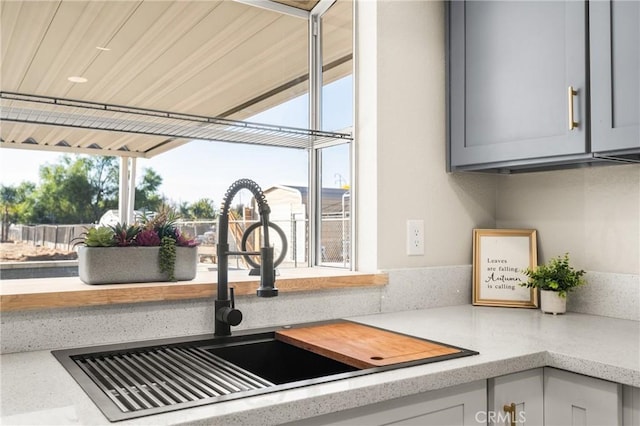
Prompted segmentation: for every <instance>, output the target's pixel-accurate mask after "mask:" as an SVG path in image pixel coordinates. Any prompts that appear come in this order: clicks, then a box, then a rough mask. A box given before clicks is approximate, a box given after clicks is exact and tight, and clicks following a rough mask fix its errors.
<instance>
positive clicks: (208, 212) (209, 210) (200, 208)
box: [188, 198, 216, 219]
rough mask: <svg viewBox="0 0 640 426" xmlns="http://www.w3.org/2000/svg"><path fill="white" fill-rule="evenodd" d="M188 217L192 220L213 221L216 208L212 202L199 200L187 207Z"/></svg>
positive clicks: (203, 199) (204, 199) (206, 199)
mask: <svg viewBox="0 0 640 426" xmlns="http://www.w3.org/2000/svg"><path fill="white" fill-rule="evenodd" d="M188 211H189V216H190V217H191V218H192V219H215V218H216V208H215V206H214V204H213V200H211V199H209V198H201V199H199V200H198V201H196V202H195V203H193V204H191V206H189V210H188Z"/></svg>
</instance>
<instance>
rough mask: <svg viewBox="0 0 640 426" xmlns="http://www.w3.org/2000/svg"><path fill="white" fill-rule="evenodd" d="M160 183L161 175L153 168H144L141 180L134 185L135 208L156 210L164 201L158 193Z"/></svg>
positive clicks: (149, 210)
mask: <svg viewBox="0 0 640 426" xmlns="http://www.w3.org/2000/svg"><path fill="white" fill-rule="evenodd" d="M160 185H162V176H160V175H159V174H158V173H156V172H155V171H154V170H153V169H145V170H144V175H143V176H142V180H141V182H140V183H139V184H138V185H137V186H136V202H135V209H136V210H143V211H148V212H157V211H158V210H159V209H160V206H161V205H162V204H163V203H164V201H165V200H164V198H163V197H162V196H161V195H160V194H159V193H158V189H159V188H160Z"/></svg>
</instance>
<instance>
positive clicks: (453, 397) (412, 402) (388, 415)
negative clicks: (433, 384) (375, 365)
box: [291, 380, 487, 426]
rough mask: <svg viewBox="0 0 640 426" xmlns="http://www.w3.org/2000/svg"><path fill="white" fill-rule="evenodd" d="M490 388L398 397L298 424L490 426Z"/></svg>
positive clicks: (482, 385) (478, 385)
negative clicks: (488, 392) (488, 420)
mask: <svg viewBox="0 0 640 426" xmlns="http://www.w3.org/2000/svg"><path fill="white" fill-rule="evenodd" d="M486 410H487V386H486V381H485V380H480V381H476V382H472V383H467V384H463V385H458V386H453V387H450V388H445V389H439V390H435V391H431V392H425V393H421V394H417V395H412V396H407V397H404V398H398V399H394V400H391V401H385V402H381V403H379V404H372V405H367V406H364V407H359V408H354V409H351V410H345V411H338V412H336V413H333V414H326V415H323V416H318V417H313V418H310V419H306V420H301V421H299V422H295V423H291V424H294V425H368V426H372V425H416V426H418V425H419V426H425V425H438V426H447V425H451V426H454V425H455V426H464V425H486V424H487V423H486Z"/></svg>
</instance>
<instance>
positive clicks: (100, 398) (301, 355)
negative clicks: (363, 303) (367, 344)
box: [52, 323, 477, 421]
mask: <svg viewBox="0 0 640 426" xmlns="http://www.w3.org/2000/svg"><path fill="white" fill-rule="evenodd" d="M315 324H318V323H315ZM307 325H308V324H307ZM302 326H304V325H302ZM277 329H281V328H271V329H262V330H257V331H256V330H253V331H245V332H237V333H236V334H235V335H233V336H229V337H213V336H212V335H204V336H194V337H189V338H176V339H163V340H155V341H146V342H136V343H126V344H117V345H107V346H95V347H85V348H77V349H68V350H58V351H52V353H53V355H54V356H55V357H56V359H58V361H60V363H61V364H62V365H63V366H64V367H65V368H66V369H67V371H68V372H69V373H70V374H71V375H72V376H73V378H74V379H75V380H76V382H78V384H79V385H80V386H81V387H82V388H83V390H84V391H85V392H86V393H87V394H88V396H89V397H90V398H91V399H92V400H93V401H94V403H95V404H96V405H97V406H98V407H99V408H100V410H101V411H102V412H103V414H104V415H105V416H106V417H107V418H108V419H109V420H110V421H119V420H125V419H131V418H135V417H142V416H147V415H152V414H159V413H164V412H167V411H174V410H178V409H183V408H189V407H196V406H200V405H205V404H212V403H215V402H220V401H226V400H230V399H236V398H243V397H248V396H254V395H259V394H263V393H270V392H276V391H281V390H284V389H291V388H296V387H302V386H308V385H313V384H318V383H324V382H328V381H334V380H340V379H346V378H350V377H355V376H359V375H364V374H371V373H375V372H380V371H386V370H392V369H396V368H401V367H408V366H413V365H419V364H425V363H429V362H436V361H442V360H445V359H451V358H458V357H463V356H468V355H474V354H477V352H474V351H470V350H467V349H463V348H459V349H461V351H460V352H458V353H456V354H453V355H446V356H439V357H435V358H430V359H427V360H420V361H412V362H404V363H398V364H395V365H391V366H385V367H375V368H367V369H357V368H355V367H352V366H349V365H347V364H343V363H341V362H338V361H335V360H333V359H330V358H327V357H324V356H322V355H318V354H315V353H313V352H310V351H307V350H305V349H300V348H298V347H296V346H293V345H290V344H288V343H283V342H281V341H279V340H276V339H275V331H276V330H277Z"/></svg>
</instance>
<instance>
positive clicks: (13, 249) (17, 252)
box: [0, 242, 78, 262]
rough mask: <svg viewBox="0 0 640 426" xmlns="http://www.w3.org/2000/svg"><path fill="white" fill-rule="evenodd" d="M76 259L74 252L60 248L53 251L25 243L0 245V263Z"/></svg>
mask: <svg viewBox="0 0 640 426" xmlns="http://www.w3.org/2000/svg"><path fill="white" fill-rule="evenodd" d="M77 258H78V255H77V254H76V252H74V251H68V250H64V249H62V248H58V249H53V248H49V247H39V246H34V245H32V244H27V243H14V242H8V243H0V262H28V261H36V260H37V261H43V260H72V259H77Z"/></svg>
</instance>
